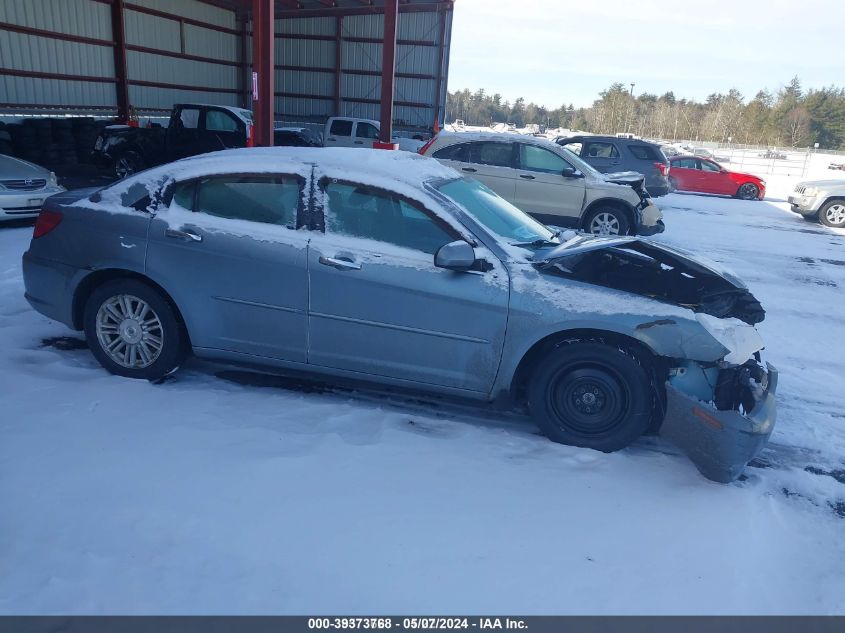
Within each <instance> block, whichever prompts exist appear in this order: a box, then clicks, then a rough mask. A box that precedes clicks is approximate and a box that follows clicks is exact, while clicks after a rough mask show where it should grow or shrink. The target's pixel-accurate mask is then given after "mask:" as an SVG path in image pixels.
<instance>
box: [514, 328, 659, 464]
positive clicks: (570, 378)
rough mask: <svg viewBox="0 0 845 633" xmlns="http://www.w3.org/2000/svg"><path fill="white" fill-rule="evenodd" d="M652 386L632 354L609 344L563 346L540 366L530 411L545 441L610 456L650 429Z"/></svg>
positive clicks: (531, 390)
mask: <svg viewBox="0 0 845 633" xmlns="http://www.w3.org/2000/svg"><path fill="white" fill-rule="evenodd" d="M652 392H653V389H652V385H651V380H650V378H649V375H648V373H647V372H646V370H645V369H644V368H643V367H642V365H640V363H639V362H638V361H637V360H636V359H635V358H634V357H633V356H631V355H630V354H628V353H626V352H624V351H622V350H620V349H618V348H616V347H613V346H610V345H605V344H603V343H596V342H578V343H570V344H566V345H561V346H560V347H558V348H556V349H554V350H553V351H552V352H550V353H549V354H548V355H547V356H546V357H545V358H544V359H543V360H542V361H540V363H539V365H538V366H537V369H536V370H535V372H534V374H533V376H532V377H531V381H530V384H529V387H528V406H529V410H530V411H531V415H532V417H533V418H534V421H535V422H536V423H537V426H539V427H540V429H541V430H542V431H543V432H544V433H545V434H546V435H547V436H548V437H549V439H551V440H553V441H555V442H559V443H561V444H570V445H573V446H582V447H585V448H592V449H595V450H599V451H603V452H606V453H610V452H613V451H618V450H620V449H622V448H625V447H626V446H628V445H629V444H631V443H632V442H633V441H634V440H636V439H637V438H638V437H640V436H641V435H642V434H643V433H645V431H646V430H648V428H649V426H650V425H651V420H652V416H653V412H654V409H653V401H652V400H653V399H652Z"/></svg>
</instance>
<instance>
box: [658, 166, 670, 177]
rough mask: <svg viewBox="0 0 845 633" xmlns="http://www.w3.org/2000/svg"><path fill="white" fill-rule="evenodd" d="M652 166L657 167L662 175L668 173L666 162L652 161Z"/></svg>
mask: <svg viewBox="0 0 845 633" xmlns="http://www.w3.org/2000/svg"><path fill="white" fill-rule="evenodd" d="M654 166H655V167H657V171H659V172H660V173H661V174H663V175H664V176H668V175H669V164H668V163H654Z"/></svg>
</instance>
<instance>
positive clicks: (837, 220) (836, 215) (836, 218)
mask: <svg viewBox="0 0 845 633" xmlns="http://www.w3.org/2000/svg"><path fill="white" fill-rule="evenodd" d="M824 217H825V219H826V220H827V222H828V224H831V225H833V226H845V204H832V205H830V206H829V207H828V208H827V210H826V211H825V212H824Z"/></svg>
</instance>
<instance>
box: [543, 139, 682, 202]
mask: <svg viewBox="0 0 845 633" xmlns="http://www.w3.org/2000/svg"><path fill="white" fill-rule="evenodd" d="M555 143H557V144H558V145H561V146H563V147H565V148H566V149H568V150H569V151H571V152H572V153H573V154H575V155H576V156H579V157H580V158H581V160H583V161H584V162H586V163H588V164H590V165H592V166H593V167H595V168H596V169H598V170H599V171H600V172H603V173H606V174H610V173H615V172H618V171H637V172H639V173H641V174H642V175H643V176H645V187H646V189H647V190H648V192H649V193H650V194H651V195H652V196H653V197H655V198H657V197H658V196H665V195H666V194H667V193H669V180H668V178H667V176H668V175H669V161H668V160H667V159H666V156H664V155H663V152H662V151H661V149H660V146H659V145H655V144H654V143H649V142H648V141H643V140H641V139H635V138H619V137H616V136H569V137H559V138H556V139H555Z"/></svg>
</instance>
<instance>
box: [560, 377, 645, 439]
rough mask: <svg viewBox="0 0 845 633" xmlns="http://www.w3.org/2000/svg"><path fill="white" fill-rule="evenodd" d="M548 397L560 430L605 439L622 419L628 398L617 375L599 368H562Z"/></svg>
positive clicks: (627, 405) (625, 389)
mask: <svg viewBox="0 0 845 633" xmlns="http://www.w3.org/2000/svg"><path fill="white" fill-rule="evenodd" d="M552 384H553V386H552V388H551V389H550V390H549V392H548V394H547V398H548V404H549V407H550V409H551V411H552V412H553V413H554V416H555V418H556V419H557V420H560V422H558V426H560V427H561V429H562V430H566V431H568V432H571V433H575V434H577V435H580V436H581V437H591V436H600V435H604V434H606V433H608V432H610V431H612V430H614V429H615V428H617V427H618V426H619V424H620V423H622V421H623V420H624V419H625V412H626V411H627V409H628V407H629V404H630V401H631V394H630V393H629V392H628V389H627V387H626V386H625V384H624V381H622V380H621V379H620V377H619V376H618V374H616V372H614V371H611V370H609V368H606V367H603V366H601V365H593V364H592V363H578V364H575V365H572V366H568V367H563V368H561V370H560V371H559V372H558V374H557V376H555V379H554V381H553V383H552Z"/></svg>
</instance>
